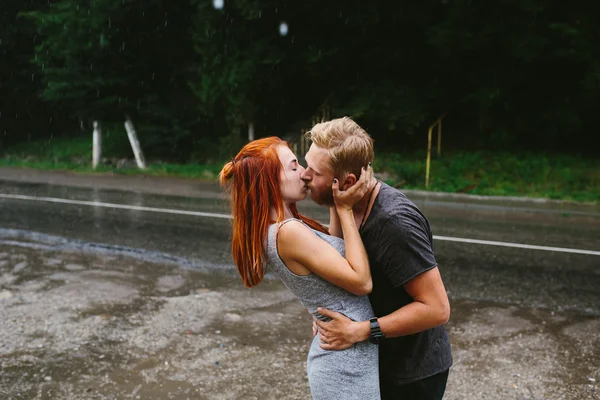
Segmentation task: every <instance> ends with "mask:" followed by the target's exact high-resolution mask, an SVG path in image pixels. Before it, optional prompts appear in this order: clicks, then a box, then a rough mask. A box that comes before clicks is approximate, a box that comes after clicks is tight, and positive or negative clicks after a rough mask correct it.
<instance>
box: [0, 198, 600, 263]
mask: <svg viewBox="0 0 600 400" xmlns="http://www.w3.org/2000/svg"><path fill="white" fill-rule="evenodd" d="M0 198H4V199H11V200H30V201H41V202H47V203H61V204H74V205H82V206H92V207H105V208H118V209H123V210H134V211H147V212H156V213H165V214H179V215H191V216H195V217H207V218H221V219H231V215H228V214H219V213H210V212H201V211H188V210H175V209H169V208H156V207H142V206H132V205H127V204H116V203H102V202H99V201H85V200H70V199H61V198H56V197H38V196H25V195H20V194H3V193H0ZM433 238H434V239H435V240H442V241H448V242H460V243H469V244H481V245H487V246H501V247H512V248H517V249H528V250H542V251H553V252H557V253H574V254H586V255H592V256H600V251H594V250H580V249H570V248H565V247H551V246H537V245H531V244H524V243H510V242H496V241H493V240H479V239H469V238H459V237H451V236H439V235H434V236H433Z"/></svg>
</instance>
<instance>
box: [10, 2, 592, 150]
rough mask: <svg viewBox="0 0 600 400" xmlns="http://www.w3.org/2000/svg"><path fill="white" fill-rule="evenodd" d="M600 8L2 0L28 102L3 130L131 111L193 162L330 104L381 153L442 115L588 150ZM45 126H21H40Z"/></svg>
mask: <svg viewBox="0 0 600 400" xmlns="http://www.w3.org/2000/svg"><path fill="white" fill-rule="evenodd" d="M599 9H600V6H599V5H596V3H590V2H587V3H573V4H571V3H565V2H559V1H558V0H551V1H547V0H544V1H542V0H521V1H517V0H500V1H496V2H474V1H471V0H436V1H432V0H426V1H422V2H407V1H397V2H381V1H373V2H347V1H341V0H333V1H329V2H325V3H317V2H303V1H297V0H295V1H291V0H284V1H276V0H228V1H226V2H225V7H224V8H223V9H222V10H216V9H215V8H214V7H213V4H212V1H210V0H173V1H169V2H167V1H164V0H122V1H110V0H87V1H82V2H75V1H72V0H55V1H50V2H47V1H45V2H42V1H26V2H22V1H15V0H6V1H4V2H2V3H0V19H2V21H1V22H2V25H0V26H1V27H0V30H1V31H0V33H2V41H0V53H1V54H2V55H3V62H2V64H0V78H2V80H1V81H0V85H2V86H0V88H1V89H2V90H3V91H4V92H5V93H10V96H9V97H13V98H15V99H18V101H17V102H14V101H10V100H7V97H5V96H3V99H1V100H0V107H1V108H2V110H3V115H0V128H3V129H2V130H0V133H1V132H2V131H7V126H9V125H10V127H11V129H9V130H8V131H9V136H10V135H13V137H14V138H16V139H18V140H25V138H24V137H23V136H22V132H18V130H15V129H14V127H15V125H17V126H18V125H19V124H20V123H22V122H21V121H19V122H15V121H11V123H10V124H9V123H8V118H7V117H6V116H7V115H11V114H13V113H14V114H21V115H27V113H28V112H29V113H30V114H31V115H34V114H35V115H40V116H45V115H46V114H44V112H46V113H47V114H49V116H50V117H52V116H54V117H55V120H56V119H58V120H60V121H61V122H60V124H61V125H60V126H61V127H62V128H63V129H64V130H67V131H75V130H76V129H75V127H76V126H77V125H78V124H79V123H81V122H83V123H84V125H85V124H89V121H90V120H92V119H100V120H102V121H104V122H105V123H122V120H123V115H124V114H128V115H131V116H132V118H133V119H134V121H135V122H136V124H137V125H138V127H139V131H140V135H141V139H142V144H143V145H144V146H145V147H147V148H149V149H150V150H151V154H155V155H157V156H163V155H169V156H173V157H177V158H182V159H187V158H190V157H193V156H194V154H196V155H197V156H198V155H200V156H202V155H203V156H207V155H211V154H212V155H214V149H215V147H216V146H217V145H218V143H231V142H232V140H234V139H236V138H238V139H239V138H242V137H243V133H241V132H242V131H243V130H245V129H247V126H248V124H249V123H253V124H254V125H255V126H256V128H257V135H258V136H260V135H267V134H276V135H285V134H286V133H289V132H296V133H299V130H300V129H301V128H308V127H309V126H310V119H311V116H313V115H315V114H316V113H318V110H319V108H320V107H321V106H323V105H325V104H326V105H328V107H330V109H331V110H332V116H341V115H350V116H352V117H354V118H356V119H357V120H358V121H359V122H360V123H361V124H362V125H364V126H365V127H366V128H367V129H368V131H369V132H370V133H372V135H373V136H374V137H375V139H376V140H377V142H378V143H380V145H381V146H385V147H386V148H388V149H396V150H401V149H410V148H414V147H422V146H423V144H424V138H425V133H426V131H427V127H428V126H429V124H431V123H432V122H434V121H435V120H436V119H437V118H438V117H439V116H440V115H442V114H446V115H447V117H446V119H445V120H444V129H445V132H446V133H445V143H446V144H449V145H451V146H454V147H459V148H463V149H471V148H493V149H498V148H503V149H514V148H518V149H544V150H561V151H571V152H585V151H590V149H591V148H593V146H592V144H593V143H594V142H595V141H594V135H592V134H591V132H593V130H594V129H595V127H596V125H597V123H598V122H599V121H598V120H599V118H600V117H599V115H600V113H598V112H597V110H596V108H597V107H598V106H597V105H598V104H599V100H600V95H599V93H600V61H598V60H600V46H598V39H599V38H600V25H598V24H597V23H596V21H594V18H595V15H597V11H599ZM19 15H20V16H21V18H19V17H18V16H19ZM282 23H285V24H286V26H288V27H289V31H288V32H287V34H285V35H281V34H280V33H279V26H280V24H282ZM32 38H33V39H32ZM32 76H33V79H32V78H31V77H32ZM4 110H10V111H4ZM28 110H29V111H28ZM31 110H36V111H35V112H33V114H32V111H31ZM31 120H32V121H33V120H34V118H31ZM40 120H42V121H44V123H37V124H36V123H31V124H29V125H28V127H27V129H28V131H30V132H31V134H32V135H34V136H37V137H45V135H46V136H47V135H48V130H47V129H44V124H45V118H41V119H40ZM36 122H39V121H36ZM85 126H89V125H85ZM86 134H88V133H86Z"/></svg>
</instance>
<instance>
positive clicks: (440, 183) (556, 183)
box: [0, 138, 600, 203]
mask: <svg viewBox="0 0 600 400" xmlns="http://www.w3.org/2000/svg"><path fill="white" fill-rule="evenodd" d="M109 149H110V148H109ZM105 151H106V149H105ZM112 153H113V154H114V153H117V157H112V158H109V159H108V160H107V162H106V163H105V165H102V166H101V167H99V168H98V169H97V170H93V169H92V168H91V165H90V164H91V162H90V160H91V143H90V141H89V139H88V138H85V139H69V140H65V139H55V140H52V141H44V142H32V143H26V144H20V145H18V146H15V147H13V148H10V149H7V150H5V151H4V154H2V155H1V157H2V158H0V166H13V167H26V168H35V169H41V170H67V171H74V172H84V173H108V172H110V173H116V174H125V175H131V174H146V175H154V176H174V177H183V178H194V179H203V180H214V179H216V176H217V174H218V172H219V170H220V168H221V166H222V164H221V163H210V164H200V163H193V162H192V163H186V164H176V163H166V162H158V161H155V162H152V161H151V162H148V168H147V169H146V170H145V171H140V170H138V169H137V168H136V167H135V164H134V163H133V161H132V160H131V158H132V157H131V156H130V155H129V154H125V153H121V154H118V153H119V152H115V151H113V152H112ZM105 154H107V155H110V154H111V153H110V152H108V151H106V153H105ZM119 156H120V157H119ZM124 157H128V159H127V158H124ZM374 168H375V171H376V172H379V173H381V174H382V176H384V179H385V181H386V182H388V183H389V184H391V185H394V186H396V187H399V188H403V189H419V190H430V191H437V192H451V193H469V194H478V195H490V196H523V197H536V198H549V199H556V200H565V201H574V202H591V203H598V202H599V200H600V161H599V160H597V159H585V158H580V157H576V156H570V155H553V154H533V153H502V152H489V151H488V152H485V151H478V152H464V151H463V152H455V153H448V154H443V155H442V156H441V157H433V159H432V162H431V172H430V184H429V187H427V188H425V154H424V153H421V152H415V153H409V154H385V153H383V154H382V153H378V155H377V159H376V161H375V164H374Z"/></svg>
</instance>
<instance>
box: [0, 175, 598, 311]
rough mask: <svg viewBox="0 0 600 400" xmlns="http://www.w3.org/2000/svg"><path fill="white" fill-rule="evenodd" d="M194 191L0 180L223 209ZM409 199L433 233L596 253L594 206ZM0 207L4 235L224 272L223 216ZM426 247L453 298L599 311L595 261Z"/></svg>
mask: <svg viewBox="0 0 600 400" xmlns="http://www.w3.org/2000/svg"><path fill="white" fill-rule="evenodd" d="M198 185H200V184H198ZM202 192H203V193H204V196H203V197H179V196H176V195H175V196H174V195H157V194H147V193H139V192H138V193H136V192H123V191H116V190H99V189H85V188H70V187H65V186H54V185H43V184H19V183H14V182H6V181H4V182H0V193H5V194H20V195H27V196H36V197H50V198H61V199H72V200H86V201H98V202H103V203H116V204H126V205H134V206H143V207H153V208H160V209H169V210H191V211H202V212H211V213H218V214H226V213H227V212H228V210H227V204H226V201H225V200H224V195H223V193H222V192H221V190H219V189H218V187H216V186H215V185H213V184H204V185H203V190H202ZM413 199H414V201H415V202H416V203H417V204H418V205H419V206H420V208H421V209H422V210H423V212H424V213H425V215H426V216H427V217H428V218H429V220H430V222H431V225H432V229H433V232H434V235H436V236H445V237H457V238H468V239H481V240H490V241H499V242H510V243H518V244H530V245H540V246H552V247H560V248H572V249H581V250H592V251H596V252H597V251H600V211H598V209H597V208H594V207H575V206H572V207H566V206H561V207H552V206H549V205H535V204H529V203H521V204H511V203H507V204H494V203H490V202H475V203H474V202H458V201H456V200H450V201H448V200H440V199H423V198H420V197H413ZM0 207H1V211H0V229H2V231H3V232H4V233H3V236H4V237H15V236H19V237H24V238H26V237H27V236H28V235H31V232H36V233H43V234H47V235H49V236H50V237H48V238H46V240H54V238H52V237H54V236H57V237H64V238H69V239H75V240H79V241H82V242H86V243H94V244H97V245H110V246H118V247H123V248H127V249H136V250H135V251H136V252H137V251H139V250H143V251H140V252H139V255H140V256H144V257H147V258H149V259H151V258H153V257H154V258H159V259H160V258H161V257H165V258H167V259H169V258H173V257H176V258H177V260H178V262H180V263H183V264H186V265H189V266H191V267H194V268H200V269H215V268H216V269H219V270H224V271H229V272H232V271H233V266H232V265H231V258H230V253H229V251H230V247H229V241H228V239H229V234H230V232H229V221H228V220H227V219H222V218H211V217H198V216H188V215H177V214H167V213H162V212H146V211H139V210H122V209H112V208H102V207H90V206H87V205H71V204H57V203H49V202H39V201H31V200H11V199H0ZM300 208H301V210H302V211H303V212H305V213H306V214H308V215H310V216H313V217H316V218H318V219H320V220H321V221H326V219H327V210H326V209H323V208H321V207H318V206H315V205H313V204H312V203H310V202H309V201H305V202H303V203H302V204H301V205H300ZM71 245H73V244H71ZM81 245H82V246H84V245H85V244H84V243H82V244H81ZM435 249H436V256H437V259H438V263H439V265H440V269H441V272H442V276H443V278H444V282H445V284H446V287H447V290H448V292H449V293H450V295H451V296H452V298H453V299H466V300H483V301H493V302H499V303H507V304H528V305H532V306H535V307H547V308H549V309H553V310H575V311H577V312H579V313H583V314H590V315H600V290H598V288H599V287H600V256H597V255H581V254H570V253H564V252H556V251H541V250H530V249H521V248H511V247H498V246H489V245H482V244H472V243H460V242H451V241H445V240H436V241H435ZM124 250H125V249H124Z"/></svg>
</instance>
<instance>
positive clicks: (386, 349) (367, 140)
mask: <svg viewBox="0 0 600 400" xmlns="http://www.w3.org/2000/svg"><path fill="white" fill-rule="evenodd" d="M310 139H311V140H312V144H311V146H310V149H309V151H308V153H307V154H306V157H305V158H306V163H307V168H306V170H305V171H304V172H303V173H302V175H301V178H302V180H304V182H305V183H306V185H307V186H308V188H309V189H310V196H311V198H312V199H313V201H315V202H316V203H317V204H321V205H327V206H329V207H330V214H331V224H330V231H331V233H332V234H333V235H337V236H341V231H340V229H339V227H338V225H337V222H336V214H335V207H332V206H333V195H332V191H331V185H332V182H333V180H334V179H338V181H339V187H340V190H346V189H348V188H350V187H352V186H353V185H354V184H355V183H356V181H357V179H358V178H359V176H360V171H361V170H360V169H361V167H363V166H366V165H367V164H370V163H371V161H372V160H373V155H374V152H373V140H372V139H371V137H370V136H369V135H368V134H367V132H365V131H364V130H363V129H362V128H361V127H360V126H359V125H358V124H357V123H355V122H354V121H353V120H351V119H350V118H347V117H344V118H339V119H334V120H331V121H328V122H324V123H319V124H317V125H315V126H314V127H313V128H312V130H311V132H310ZM353 211H354V217H355V219H356V224H357V226H359V231H360V234H361V237H362V240H363V242H364V244H365V248H366V250H367V253H368V256H369V262H370V266H371V275H372V278H373V291H372V293H371V294H370V295H369V298H370V300H371V304H372V306H373V310H374V311H375V315H376V316H377V318H373V319H372V320H370V321H352V320H350V319H348V318H347V317H345V316H344V315H342V314H340V313H337V312H333V311H330V310H326V309H319V312H320V313H321V314H322V315H324V316H326V317H330V318H331V319H332V320H331V321H329V322H323V321H317V322H316V324H317V325H318V328H319V334H320V339H321V347H322V348H324V349H329V350H342V349H345V348H348V347H350V346H352V345H353V344H354V343H357V342H360V341H364V340H371V341H373V342H378V343H379V345H380V351H379V376H380V386H381V396H382V399H384V400H385V399H410V400H415V399H441V398H442V397H443V395H444V392H445V389H446V382H447V379H448V371H449V368H450V366H451V365H452V355H451V349H450V341H449V338H448V334H447V333H446V330H445V328H444V327H443V325H444V324H445V323H446V322H447V321H448V318H449V316H450V305H449V302H448V296H447V294H446V290H445V288H444V284H443V283H442V279H441V276H440V273H439V270H438V267H437V263H436V261H435V257H434V253H433V246H432V241H433V239H432V233H431V229H430V226H429V222H428V221H427V219H426V218H425V216H424V215H423V214H422V213H421V212H420V211H419V209H418V208H417V206H416V205H415V204H414V203H413V202H411V201H410V200H409V199H408V198H407V197H406V196H405V195H404V194H402V193H401V192H399V191H398V190H396V189H394V188H392V187H390V186H388V185H386V184H385V183H383V182H379V181H373V182H371V184H370V187H369V190H368V191H367V192H366V194H365V195H364V196H362V197H361V198H360V199H357V203H356V204H355V206H354V207H353Z"/></svg>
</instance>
